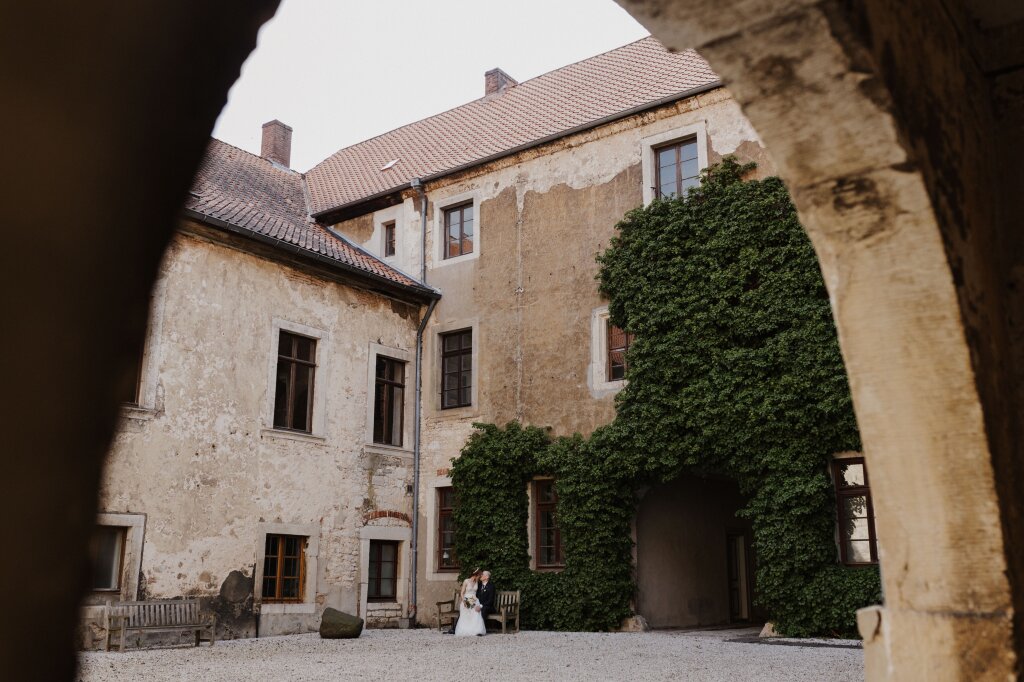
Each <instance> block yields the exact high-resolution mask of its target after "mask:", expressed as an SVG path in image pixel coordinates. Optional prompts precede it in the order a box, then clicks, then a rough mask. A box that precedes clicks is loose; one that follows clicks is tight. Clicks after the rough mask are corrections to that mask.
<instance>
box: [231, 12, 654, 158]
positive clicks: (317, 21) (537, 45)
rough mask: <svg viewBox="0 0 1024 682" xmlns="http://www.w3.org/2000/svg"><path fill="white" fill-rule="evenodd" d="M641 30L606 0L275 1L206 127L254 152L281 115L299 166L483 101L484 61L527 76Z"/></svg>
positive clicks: (635, 35) (515, 75) (487, 66)
mask: <svg viewBox="0 0 1024 682" xmlns="http://www.w3.org/2000/svg"><path fill="white" fill-rule="evenodd" d="M645 35H647V31H646V30H645V29H644V28H643V27H642V26H640V24H638V23H636V21H634V20H633V18H632V17H630V16H629V15H628V14H626V12H625V11H623V10H622V8H620V7H619V6H618V5H616V4H615V3H614V2H613V0H513V1H512V2H509V1H508V0H430V1H429V2H424V1H420V0H370V2H365V1H360V2H356V1H354V0H333V1H332V0H283V2H282V3H281V7H280V9H278V12H277V16H275V17H274V18H273V19H272V20H271V21H270V22H268V23H267V24H266V25H265V26H264V27H263V28H262V29H261V30H260V34H259V43H258V46H257V48H256V50H255V51H254V52H253V53H252V55H250V56H249V59H248V60H247V61H246V62H245V65H244V66H243V67H242V75H241V77H240V78H239V79H238V81H237V82H236V83H235V85H234V86H233V87H232V88H231V92H230V94H229V96H228V103H227V106H226V107H225V108H224V111H222V112H221V115H220V118H219V119H217V124H216V126H215V127H214V131H213V135H214V137H217V138H219V139H221V140H224V141H225V142H229V143H231V144H233V145H236V146H238V147H241V148H243V149H246V150H249V151H251V152H254V153H256V154H258V153H259V151H260V135H261V130H262V129H261V126H262V125H263V123H265V122H266V121H270V120H272V119H275V118H276V119H280V120H281V121H284V122H285V123H287V124H288V125H290V126H291V127H292V128H293V130H294V132H293V133H292V159H291V161H292V163H291V165H292V168H295V169H296V170H299V171H306V170H308V169H309V168H310V167H311V166H313V165H315V164H316V163H318V162H320V161H321V160H323V159H324V158H326V157H327V156H330V155H331V154H332V153H334V152H335V151H337V150H338V149H341V148H342V147H346V146H348V145H350V144H353V143H356V142H359V141H361V140H365V139H367V138H369V137H373V136H374V135H379V134H380V133H384V132H387V131H389V130H392V129H394V128H397V127H399V126H401V125H404V124H406V123H411V122H413V121H416V120H419V119H421V118H425V117H427V116H430V115H433V114H436V113H440V112H442V111H445V110H446V109H450V108H452V107H455V106H458V105H460V104H464V103H466V102H468V101H470V100H473V99H477V98H478V97H482V96H483V90H484V72H485V71H487V70H488V69H492V68H494V67H496V66H497V67H500V68H502V69H503V70H505V71H506V72H507V73H508V74H509V75H511V76H512V77H513V78H515V79H516V80H519V81H524V80H526V79H527V78H532V77H534V76H538V75H540V74H542V73H545V72H547V71H551V70H552V69H556V68H558V67H560V66H564V65H566V64H570V63H572V62H576V61H579V60H581V59H585V58H587V57H590V56H593V55H595V54H600V53H601V52H605V51H607V50H610V49H613V48H616V47H619V46H620V45H625V44H626V43H629V42H632V41H634V40H637V39H639V38H642V37H644V36H645Z"/></svg>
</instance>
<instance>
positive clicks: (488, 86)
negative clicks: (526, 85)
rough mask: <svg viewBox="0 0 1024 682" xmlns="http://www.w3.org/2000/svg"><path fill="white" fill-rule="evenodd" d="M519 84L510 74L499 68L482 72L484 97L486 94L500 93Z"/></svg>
mask: <svg viewBox="0 0 1024 682" xmlns="http://www.w3.org/2000/svg"><path fill="white" fill-rule="evenodd" d="M517 85H519V81H517V80H516V79H515V78H513V77H512V76H510V75H508V74H507V73H505V72H504V71H502V70H501V69H491V70H490V71H488V72H487V73H485V74H484V97H487V96H488V95H500V94H501V93H503V92H505V91H506V90H508V89H509V88H514V87H515V86H517Z"/></svg>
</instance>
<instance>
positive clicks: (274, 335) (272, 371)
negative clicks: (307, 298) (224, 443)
mask: <svg viewBox="0 0 1024 682" xmlns="http://www.w3.org/2000/svg"><path fill="white" fill-rule="evenodd" d="M282 330H283V331H286V332H293V333H295V334H299V335H300V336H308V337H309V338H311V339H316V356H315V357H316V371H315V372H314V374H313V422H312V429H311V431H310V433H304V432H301V431H286V430H283V429H275V428H274V397H275V396H274V393H275V391H274V386H275V385H276V382H277V351H278V348H277V344H278V340H279V338H280V336H281V331H282ZM330 342H331V335H330V332H327V331H324V330H322V329H317V328H316V327H310V326H308V325H305V324H301V323H299V322H291V321H289V320H285V319H282V318H279V317H275V318H273V320H272V324H271V333H270V356H269V358H268V359H267V397H266V400H264V401H263V429H262V430H261V433H263V434H264V435H270V436H274V437H282V438H291V439H298V440H312V441H315V442H323V441H324V440H325V431H326V421H327V420H326V413H327V400H326V396H327V393H328V385H327V378H328V376H329V373H328V370H329V366H328V360H329V358H330V356H331V354H330V353H329V352H327V348H326V347H325V346H329V345H330Z"/></svg>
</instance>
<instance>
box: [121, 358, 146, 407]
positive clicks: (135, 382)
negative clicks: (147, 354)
mask: <svg viewBox="0 0 1024 682" xmlns="http://www.w3.org/2000/svg"><path fill="white" fill-rule="evenodd" d="M142 353H143V351H142V350H141V349H140V350H139V354H138V355H137V356H133V360H132V366H131V367H130V368H129V369H128V371H127V372H126V376H125V379H126V381H127V383H125V384H124V388H122V389H121V402H122V403H125V404H126V405H135V406H138V404H139V388H140V384H141V383H142Z"/></svg>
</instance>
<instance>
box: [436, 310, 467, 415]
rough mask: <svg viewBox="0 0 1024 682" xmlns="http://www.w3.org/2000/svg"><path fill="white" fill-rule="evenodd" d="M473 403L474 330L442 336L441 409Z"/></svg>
mask: <svg viewBox="0 0 1024 682" xmlns="http://www.w3.org/2000/svg"><path fill="white" fill-rule="evenodd" d="M472 403H473V330H472V329H464V330H462V331H458V332H452V333H450V334H442V335H441V409H443V410H447V409H449V408H452V407H466V406H468V405H471V404H472Z"/></svg>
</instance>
